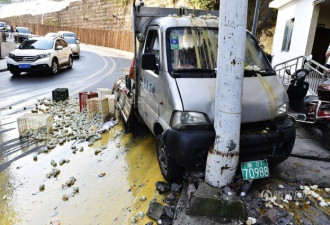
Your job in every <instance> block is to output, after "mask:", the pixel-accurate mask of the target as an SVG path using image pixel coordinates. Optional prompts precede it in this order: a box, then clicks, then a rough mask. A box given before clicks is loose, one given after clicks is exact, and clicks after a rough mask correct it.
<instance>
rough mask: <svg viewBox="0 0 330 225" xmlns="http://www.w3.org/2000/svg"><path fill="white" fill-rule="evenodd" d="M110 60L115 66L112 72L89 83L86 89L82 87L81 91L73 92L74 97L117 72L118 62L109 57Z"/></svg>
mask: <svg viewBox="0 0 330 225" xmlns="http://www.w3.org/2000/svg"><path fill="white" fill-rule="evenodd" d="M109 59H110V60H111V62H112V64H113V66H112V68H111V70H110V71H109V72H107V73H106V74H104V75H103V76H101V77H100V78H99V79H97V80H95V81H93V82H92V83H89V84H88V85H85V86H84V87H82V88H80V89H78V90H75V91H73V92H71V93H72V95H75V94H78V93H79V91H81V90H84V89H87V88H89V87H91V86H93V85H94V84H96V83H98V82H100V81H101V80H103V79H104V78H106V77H108V76H110V75H111V74H112V73H113V72H114V71H115V70H116V68H117V63H116V61H115V60H114V59H113V58H112V57H109Z"/></svg>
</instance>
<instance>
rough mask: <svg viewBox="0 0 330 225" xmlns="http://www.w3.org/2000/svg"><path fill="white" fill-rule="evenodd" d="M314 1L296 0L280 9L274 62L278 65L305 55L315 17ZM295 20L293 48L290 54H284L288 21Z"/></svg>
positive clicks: (275, 37) (292, 38) (273, 63)
mask: <svg viewBox="0 0 330 225" xmlns="http://www.w3.org/2000/svg"><path fill="white" fill-rule="evenodd" d="M313 1H314V0H294V1H291V2H289V3H288V4H286V5H284V6H281V7H280V8H278V14H277V22H276V28H275V34H274V40H273V50H272V55H273V61H272V65H273V66H274V65H276V64H278V63H281V62H283V61H286V60H289V59H292V58H294V57H298V56H301V55H305V52H306V47H307V41H308V35H309V31H310V25H311V20H312V15H313V9H314V5H313ZM292 18H294V19H295V21H294V28H293V33H292V37H291V46H290V50H289V51H288V52H284V51H283V52H282V42H283V36H284V30H285V24H286V21H288V20H290V19H292Z"/></svg>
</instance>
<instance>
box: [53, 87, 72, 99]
mask: <svg viewBox="0 0 330 225" xmlns="http://www.w3.org/2000/svg"><path fill="white" fill-rule="evenodd" d="M52 97H53V101H64V100H67V99H68V98H69V90H68V89H67V88H56V89H55V90H53V91H52Z"/></svg>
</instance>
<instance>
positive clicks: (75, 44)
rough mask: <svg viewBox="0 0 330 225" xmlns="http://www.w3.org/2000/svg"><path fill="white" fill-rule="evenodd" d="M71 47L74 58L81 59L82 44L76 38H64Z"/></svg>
mask: <svg viewBox="0 0 330 225" xmlns="http://www.w3.org/2000/svg"><path fill="white" fill-rule="evenodd" d="M64 39H65V40H66V41H67V42H68V43H69V45H70V47H71V50H72V54H73V56H76V57H77V58H79V56H80V43H79V41H78V40H76V39H75V38H74V37H65V38H64Z"/></svg>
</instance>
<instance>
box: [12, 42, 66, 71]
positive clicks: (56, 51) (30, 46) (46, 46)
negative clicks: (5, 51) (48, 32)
mask: <svg viewBox="0 0 330 225" xmlns="http://www.w3.org/2000/svg"><path fill="white" fill-rule="evenodd" d="M72 64H73V60H72V51H71V48H70V46H69V44H68V43H67V42H66V41H65V40H64V39H62V38H46V37H35V38H30V39H29V40H26V41H24V42H23V43H22V44H21V45H20V46H19V47H18V49H15V50H14V51H12V52H10V53H9V57H8V58H7V65H8V69H9V71H10V72H11V73H12V74H13V75H14V76H18V75H20V74H21V72H32V71H49V72H50V73H51V74H57V73H58V70H59V68H61V67H64V66H67V67H68V68H70V69H71V68H72Z"/></svg>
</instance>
